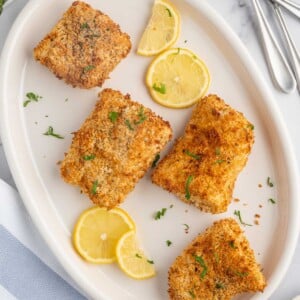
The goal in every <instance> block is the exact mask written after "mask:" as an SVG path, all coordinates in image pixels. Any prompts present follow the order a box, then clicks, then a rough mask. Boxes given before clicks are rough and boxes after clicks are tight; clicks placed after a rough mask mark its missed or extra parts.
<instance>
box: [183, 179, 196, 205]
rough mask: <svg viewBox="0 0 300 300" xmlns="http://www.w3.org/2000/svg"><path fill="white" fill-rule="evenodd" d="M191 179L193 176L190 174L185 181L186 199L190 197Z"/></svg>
mask: <svg viewBox="0 0 300 300" xmlns="http://www.w3.org/2000/svg"><path fill="white" fill-rule="evenodd" d="M193 179H194V176H192V175H190V176H189V177H188V178H187V180H186V182H185V199H187V200H190V199H191V193H190V184H191V182H192V181H193Z"/></svg>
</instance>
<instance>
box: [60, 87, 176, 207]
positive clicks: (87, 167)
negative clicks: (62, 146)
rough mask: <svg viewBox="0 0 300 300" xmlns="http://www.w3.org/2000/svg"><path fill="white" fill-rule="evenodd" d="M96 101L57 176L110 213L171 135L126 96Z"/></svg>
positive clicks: (109, 94) (108, 93) (105, 94)
mask: <svg viewBox="0 0 300 300" xmlns="http://www.w3.org/2000/svg"><path fill="white" fill-rule="evenodd" d="M99 97H100V100H99V101H98V102H97V104H96V107H95V109H94V110H93V112H92V113H91V114H90V116H89V117H88V118H87V119H86V121H85V122H84V123H83V125H82V126H81V128H80V129H79V130H78V131H77V132H76V133H75V135H74V137H73V141H72V145H71V147H70V149H69V151H68V153H67V154H66V156H65V159H64V160H63V162H62V163H61V175H62V177H63V178H64V180H65V181H66V182H68V183H71V184H74V185H79V186H80V188H81V189H82V191H83V192H84V193H86V194H87V195H88V196H89V197H90V199H91V200H92V201H93V202H94V203H95V204H98V205H100V206H105V207H108V208H112V207H115V206H117V205H119V204H120V203H121V202H122V201H123V200H124V198H125V197H126V196H127V194H128V193H130V192H131V191H132V190H133V188H134V186H135V184H136V183H137V181H138V180H139V179H140V178H142V177H143V176H144V174H145V172H146V171H147V169H148V168H149V167H150V166H151V164H152V162H153V160H154V158H155V155H156V154H157V153H159V152H160V151H161V150H162V148H163V147H164V146H165V145H166V144H167V142H168V141H169V140H170V139H171V137H172V130H171V127H170V124H169V123H168V122H166V121H164V120H163V119H162V118H161V117H159V116H156V115H155V114H154V113H153V112H152V111H151V110H150V109H148V108H145V107H144V106H143V105H141V104H139V103H137V102H133V101H131V100H130V96H129V95H126V96H124V95H122V94H121V93H120V92H118V91H114V90H111V89H105V90H103V91H102V92H101V93H100V94H99ZM111 113H113V115H114V117H113V115H112V114H111ZM91 156H92V158H91ZM89 158H90V159H89Z"/></svg>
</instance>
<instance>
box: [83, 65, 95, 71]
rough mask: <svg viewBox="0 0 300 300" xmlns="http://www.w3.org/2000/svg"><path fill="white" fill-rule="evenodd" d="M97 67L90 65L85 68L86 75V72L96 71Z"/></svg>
mask: <svg viewBox="0 0 300 300" xmlns="http://www.w3.org/2000/svg"><path fill="white" fill-rule="evenodd" d="M95 68H96V67H95V66H94V65H88V66H86V67H84V68H83V72H84V73H86V72H89V71H91V70H93V69H95Z"/></svg>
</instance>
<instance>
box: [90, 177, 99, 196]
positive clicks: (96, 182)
mask: <svg viewBox="0 0 300 300" xmlns="http://www.w3.org/2000/svg"><path fill="white" fill-rule="evenodd" d="M98 185H99V182H98V180H95V181H94V182H93V185H92V189H91V193H92V194H93V195H96V194H97V188H98Z"/></svg>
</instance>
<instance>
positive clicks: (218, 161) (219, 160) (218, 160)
mask: <svg viewBox="0 0 300 300" xmlns="http://www.w3.org/2000/svg"><path fill="white" fill-rule="evenodd" d="M223 162H226V160H224V159H217V160H216V161H215V163H214V164H215V165H220V164H222V163H223Z"/></svg>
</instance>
